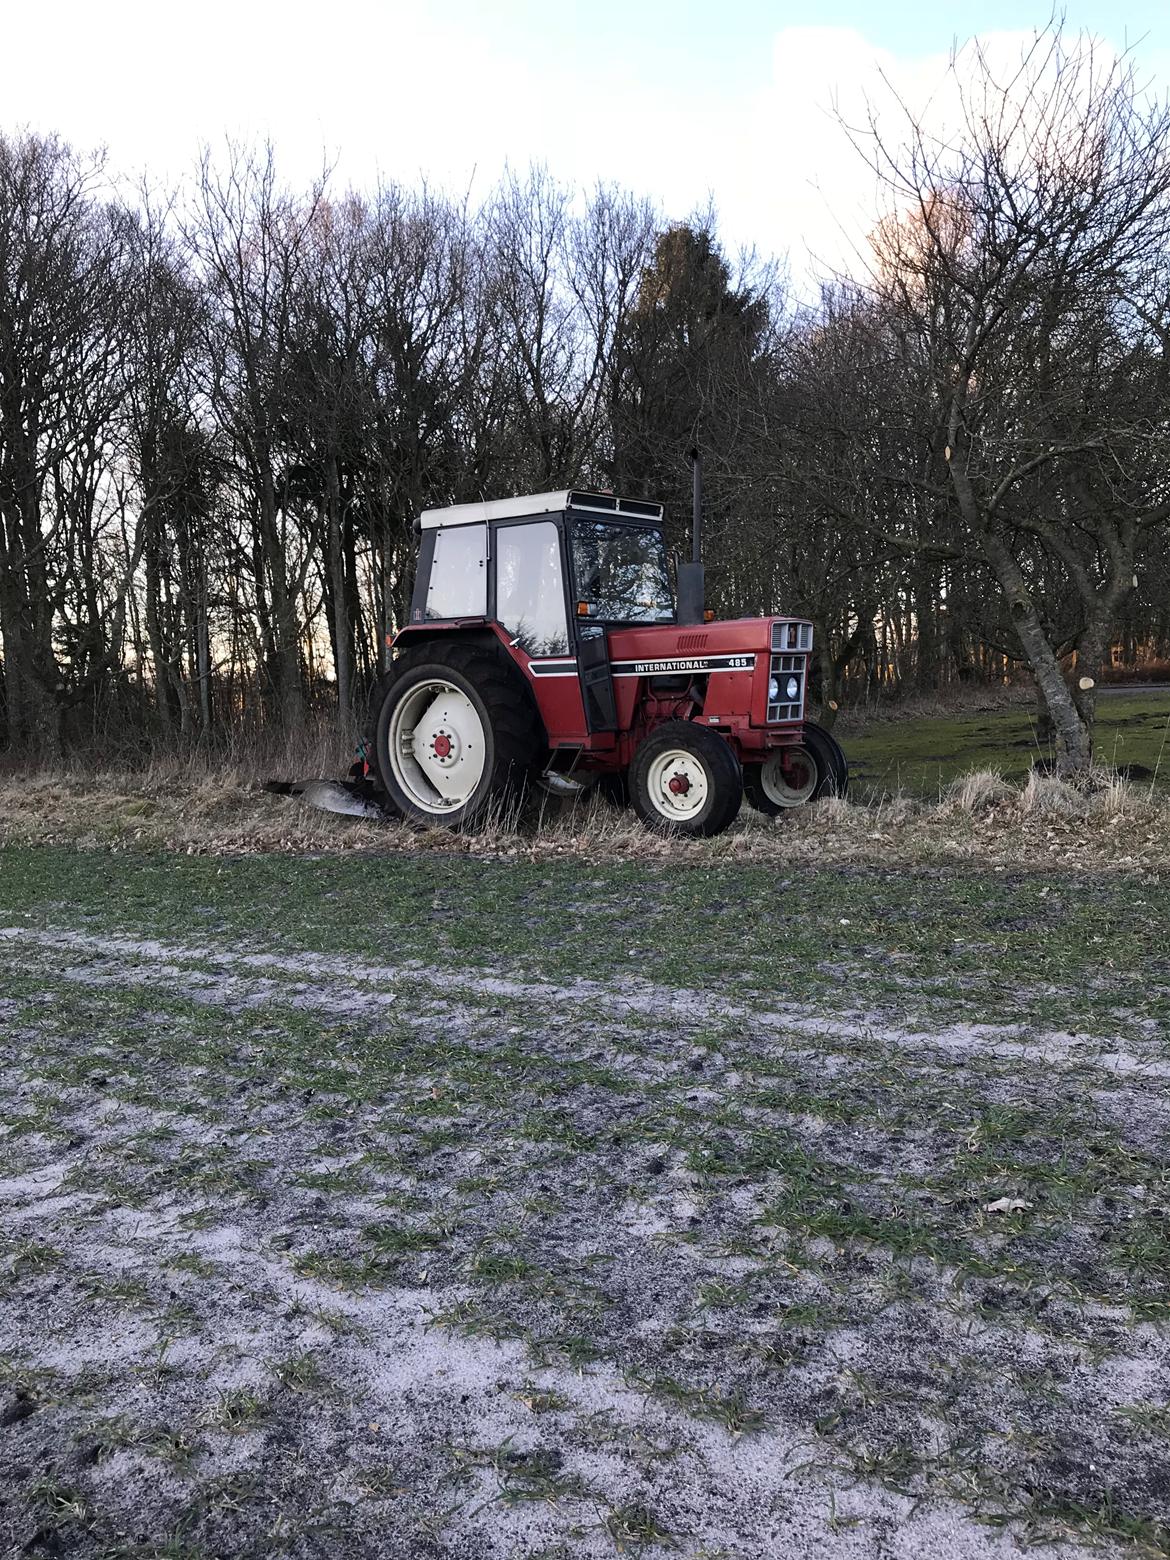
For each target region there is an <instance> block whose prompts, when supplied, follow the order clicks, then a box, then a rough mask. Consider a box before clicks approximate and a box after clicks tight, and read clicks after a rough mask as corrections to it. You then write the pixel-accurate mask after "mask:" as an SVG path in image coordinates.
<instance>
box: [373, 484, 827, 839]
mask: <svg viewBox="0 0 1170 1560" xmlns="http://www.w3.org/2000/svg"><path fill="white" fill-rule="evenodd" d="M662 515H663V511H662V506H661V505H660V504H655V503H647V502H644V501H642V500H637V499H625V498H618V497H616V496H614V495H612V494H602V493H586V492H579V491H575V490H565V491H561V492H555V493H539V494H532V495H528V496H525V497H518V498H506V499H496V500H490V501H487V502H484V503H477V504H456V505H452V506H450V507H449V508H445V509H431V510H427V511H425V512H424V513H423V514H422V515H421V516H420V518H419V522H418V531H419V537H420V547H419V559H418V570H417V574H416V580H415V587H414V593H413V598H412V602H411V610H410V621H409V623H408V624H407V625H406V626H405V627H404V628H403V629H402V631H401V632H400V633H399V634H398V635H397V637H396V638H395V640H394V641H393V648H394V661H393V664H392V666H391V669H390V672H389V674H388V676H387V678H386V679H384V682H383V687H382V690H381V700H380V703H381V710H380V714H379V718H378V725H377V729H376V732H375V733H374V747H375V751H376V754H377V762H378V772H379V774H380V777H381V780H382V785H383V788H384V790H385V792H386V794H387V796H388V798H389V800H390V802H391V803H392V804H393V805H394V806H395V807H397V808H398V809H399V810H400V811H403V812H405V813H407V814H408V815H410V816H413V817H415V818H419V819H430V820H433V821H442V822H445V823H450V824H454V823H459V822H462V821H463V820H464V819H468V818H470V817H472V816H474V815H475V814H477V813H479V812H480V811H481V810H482V808H483V807H484V806H485V805H486V802H487V801H488V800H489V799H490V798H491V797H493V796H496V797H498V796H500V795H503V794H506V793H509V792H514V791H515V790H516V789H517V787H518V786H520V788H523V785H524V784H526V783H527V780H528V779H529V778H532V777H534V776H535V777H537V778H543V780H544V781H545V783H546V784H553V785H554V786H555V787H556V788H558V789H563V788H566V787H567V788H568V789H573V790H576V789H580V788H584V787H587V786H588V785H589V784H591V783H592V782H594V781H596V780H598V779H600V778H603V777H609V779H610V780H611V781H612V782H613V784H612V785H611V786H610V790H611V791H612V790H613V789H615V787H616V788H617V789H619V790H621V789H625V788H627V787H628V791H629V794H630V797H631V799H632V800H633V802H634V805H635V807H636V808H637V810H638V811H639V813H640V814H641V816H642V817H643V818H644V820H645V821H646V822H647V823H649V824H651V825H652V826H654V827H665V828H670V829H673V830H675V831H676V832H682V833H700V834H710V833H716V832H718V831H719V830H720V829H722V828H725V827H726V826H727V824H728V823H730V821H731V820H732V819H733V818H734V816H735V814H736V813H737V812H738V810H739V806H740V803H741V801H742V798H743V795H744V793H745V791H746V794H747V795H748V796H749V798H750V799H751V800H752V801H753V802H754V803H755V805H757V806H758V807H760V808H761V809H762V810H763V811H765V812H770V813H777V812H779V811H781V810H782V809H783V808H785V807H788V806H794V805H798V804H799V803H800V802H803V801H807V800H809V799H811V798H812V797H813V796H814V795H819V794H824V792H825V791H826V790H829V789H833V790H837V791H839V790H841V789H842V788H843V786H844V783H845V775H846V768H845V761H844V756H843V755H842V754H841V753H840V749H839V748H838V747H837V745H836V743H835V742H834V741H833V740H832V738H830V737H829V736H828V733H826V732H821V731H820V728H818V727H814V726H812V725H811V723H810V722H808V721H806V720H805V718H804V706H805V697H806V692H807V684H808V668H809V662H810V659H811V652H812V625H811V624H810V623H808V622H806V621H803V620H801V619H793V618H783V617H780V618H777V617H771V618H765V617H760V618H741V619H736V620H733V621H730V622H706V621H699V622H695V621H690V622H680V621H679V614H678V612H677V610H676V605H675V599H674V593H673V591H672V589H671V582H670V575H669V571H668V566H667V551H666V544H665V539H664V536H663V530H662ZM690 615H691V614H690V613H688V616H690ZM698 615H699V616H700V618H701V617H702V614H701V613H699V614H698ZM708 616H709V615H708ZM659 750H661V751H659Z"/></svg>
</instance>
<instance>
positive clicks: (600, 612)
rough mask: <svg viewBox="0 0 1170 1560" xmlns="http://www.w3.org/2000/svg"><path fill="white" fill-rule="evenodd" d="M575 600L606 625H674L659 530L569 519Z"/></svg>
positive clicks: (600, 521)
mask: <svg viewBox="0 0 1170 1560" xmlns="http://www.w3.org/2000/svg"><path fill="white" fill-rule="evenodd" d="M569 534H570V537H571V547H572V552H573V576H574V579H575V580H576V582H577V600H578V601H584V602H587V603H588V604H589V616H590V617H593V618H601V619H602V620H603V621H606V622H610V623H673V622H674V599H673V597H672V596H671V592H670V576H669V575H668V574H667V572H666V545H665V543H664V542H663V540H662V532H661V531H657V530H653V529H651V528H650V527H649V526H632V525H615V524H614V523H613V522H612V521H609V520H583V519H580V518H574V520H573V522H572V525H571V526H570V528H569Z"/></svg>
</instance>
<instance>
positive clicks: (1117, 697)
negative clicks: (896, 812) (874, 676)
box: [840, 688, 1170, 797]
mask: <svg viewBox="0 0 1170 1560" xmlns="http://www.w3.org/2000/svg"><path fill="white" fill-rule="evenodd" d="M1097 710H1098V713H1097V729H1096V734H1095V746H1096V752H1097V756H1098V757H1099V758H1100V759H1101V760H1102V761H1103V762H1104V763H1106V764H1109V765H1112V766H1114V767H1121V766H1138V775H1139V777H1140V778H1141V779H1143V780H1150V779H1153V778H1154V777H1155V776H1156V781H1155V783H1156V784H1157V785H1158V786H1159V787H1161V788H1163V789H1165V788H1170V688H1158V689H1152V690H1148V691H1143V692H1140V693H1130V692H1128V691H1124V692H1123V691H1120V690H1118V691H1116V692H1114V691H1113V690H1108V691H1105V692H1103V693H1102V694H1101V695H1100V697H1099V699H1098V706H1097ZM856 725H857V718H855V719H854V721H853V722H849V721H847V722H846V723H845V727H844V729H843V730H842V731H841V733H840V736H841V741H842V743H843V744H844V746H845V749H846V751H847V752H848V754H849V761H850V765H851V767H852V771H853V775H854V778H855V781H856V783H857V784H858V786H859V788H860V790H861V791H862V792H863V793H864V792H867V791H874V792H877V793H879V794H881V793H886V792H899V791H901V792H906V793H908V794H910V795H912V796H921V797H937V796H939V795H940V794H941V792H942V791H944V790H945V789H946V787H947V786H948V785H949V784H950V782H951V781H952V780H954V779H955V778H956V777H957V776H958V775H961V774H964V773H966V772H967V771H968V770H971V769H982V768H990V769H996V770H998V771H999V772H1000V773H1001V774H1003V775H1004V777H1005V778H1006V779H1008V780H1015V781H1019V780H1022V779H1024V777H1025V776H1026V775H1027V773H1028V771H1029V770H1030V769H1031V768H1032V766H1033V764H1034V763H1035V762H1036V760H1037V759H1039V758H1043V757H1044V756H1045V753H1044V751H1043V750H1042V749H1041V747H1040V746H1039V744H1038V742H1037V737H1036V722H1035V710H1034V708H1033V707H1032V706H1031V705H1021V706H1017V707H1015V708H1010V707H1009V708H1002V709H995V708H989V709H987V710H982V711H980V710H975V711H970V712H965V713H961V714H947V715H941V716H920V717H918V718H914V719H886V720H874V721H869V722H868V723H865V724H863V725H861V729H859V730H858V729H853V728H854V727H855V726H856Z"/></svg>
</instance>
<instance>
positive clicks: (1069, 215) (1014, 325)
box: [869, 26, 1170, 771]
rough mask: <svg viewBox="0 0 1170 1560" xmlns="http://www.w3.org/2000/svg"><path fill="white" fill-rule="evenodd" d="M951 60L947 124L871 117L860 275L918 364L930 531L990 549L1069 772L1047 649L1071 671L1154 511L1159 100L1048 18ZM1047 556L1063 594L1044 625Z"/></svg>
mask: <svg viewBox="0 0 1170 1560" xmlns="http://www.w3.org/2000/svg"><path fill="white" fill-rule="evenodd" d="M956 70H957V71H958V72H959V75H958V85H959V95H960V99H961V103H962V122H961V125H960V127H959V130H958V132H957V134H955V135H953V136H950V137H949V138H947V139H945V140H943V139H937V138H933V137H932V136H930V135H929V134H928V133H927V131H926V130H925V128H924V127H923V126H922V125H921V124H920V123H918V122H916V121H915V120H914V119H913V117H910V119H909V122H908V126H907V131H908V134H907V144H906V145H905V146H904V147H899V146H895V145H893V144H891V143H890V142H889V141H887V140H885V139H883V137H882V136H881V135H880V134H879V133H878V131H877V129H876V126H873V127H871V130H872V134H871V138H870V143H869V144H870V154H871V156H872V159H873V162H874V166H875V167H876V168H877V169H878V170H879V172H880V173H881V174H882V175H883V177H884V178H885V180H886V183H887V187H888V188H889V190H890V192H891V195H892V197H893V199H894V202H895V204H896V207H897V211H896V214H895V215H894V216H892V217H891V219H890V220H888V221H886V222H885V223H884V224H883V225H882V226H881V228H880V229H879V231H878V233H877V236H876V243H875V247H876V255H877V260H878V270H877V272H876V274H875V277H874V280H873V286H872V293H873V296H874V297H875V298H876V299H877V300H878V301H879V302H880V304H881V307H882V312H883V315H884V329H885V331H886V333H887V339H888V342H889V350H890V351H891V353H892V354H893V355H894V357H895V358H896V359H897V360H898V361H902V362H905V363H908V364H910V365H911V370H912V372H911V379H912V381H915V382H920V383H923V385H924V394H922V395H921V396H920V397H919V399H918V401H917V403H916V405H915V407H914V417H915V420H916V421H917V423H918V425H919V426H920V427H921V428H922V429H923V430H929V437H930V440H931V444H932V450H933V454H934V457H935V458H934V460H933V462H932V464H931V467H930V469H929V471H928V472H927V473H926V474H925V475H924V476H923V477H922V479H921V481H920V483H919V485H920V487H921V489H922V491H924V492H925V493H927V494H930V495H934V496H936V497H944V496H945V497H946V498H947V499H948V501H949V502H950V504H953V512H952V513H951V514H950V515H949V516H948V517H947V518H944V519H942V520H941V527H942V530H943V535H942V536H941V537H936V538H931V543H934V544H937V543H939V542H941V543H942V544H944V545H945V547H946V548H947V549H948V550H950V551H953V552H954V553H955V554H956V555H962V556H963V557H964V558H965V559H966V560H967V561H968V563H969V564H970V565H971V566H974V567H979V566H985V567H986V568H987V569H988V570H989V572H990V574H991V576H992V577H993V578H994V580H995V581H996V583H997V585H998V587H999V589H1000V591H1002V593H1003V598H1004V601H1005V602H1006V606H1007V611H1008V613H1009V615H1010V619H1011V623H1012V627H1013V631H1014V633H1015V636H1016V638H1017V640H1018V642H1019V646H1020V649H1021V651H1022V654H1023V656H1024V658H1025V659H1026V661H1027V663H1028V665H1029V667H1030V669H1031V671H1032V673H1033V675H1034V677H1035V679H1036V682H1037V685H1038V687H1039V689H1040V692H1041V695H1042V698H1043V700H1044V703H1045V705H1046V707H1047V710H1048V712H1049V713H1050V716H1051V719H1052V723H1053V727H1054V730H1055V735H1056V741H1057V750H1058V763H1059V767H1060V768H1061V769H1063V770H1067V771H1077V770H1081V769H1083V768H1085V767H1086V766H1087V765H1088V763H1089V761H1090V756H1091V734H1092V714H1093V710H1092V701H1091V698H1089V697H1078V693H1079V692H1080V690H1074V689H1073V688H1071V687H1070V686H1069V684H1068V681H1067V679H1066V677H1065V675H1064V672H1063V670H1062V665H1061V654H1062V650H1064V649H1070V650H1072V651H1074V652H1076V655H1077V659H1078V662H1079V668H1078V669H1079V672H1080V675H1081V678H1082V679H1083V681H1084V682H1085V684H1086V685H1088V684H1090V680H1091V679H1093V678H1095V677H1096V674H1097V672H1098V669H1099V666H1100V662H1101V659H1102V657H1103V655H1104V653H1105V650H1106V647H1107V645H1108V643H1109V640H1110V638H1111V635H1112V633H1113V629H1114V626H1115V624H1116V621H1117V618H1118V613H1119V611H1120V608H1121V606H1122V604H1123V603H1124V601H1125V599H1126V597H1127V596H1128V594H1129V592H1130V590H1131V588H1132V581H1133V575H1134V563H1135V557H1136V553H1137V549H1138V547H1139V543H1140V538H1141V535H1142V533H1143V532H1145V531H1148V530H1149V529H1150V528H1152V527H1155V526H1162V525H1164V524H1165V521H1166V517H1167V514H1168V513H1170V511H1168V509H1167V503H1166V500H1167V489H1166V483H1165V480H1164V478H1163V476H1162V475H1161V473H1162V472H1163V471H1164V470H1165V466H1166V459H1165V457H1166V447H1165V440H1166V429H1167V421H1166V402H1165V397H1164V390H1163V386H1162V383H1161V377H1160V376H1161V361H1160V360H1159V361H1158V362H1157V363H1155V362H1154V361H1152V358H1151V352H1150V343H1149V339H1148V333H1146V332H1143V330H1142V328H1141V327H1142V324H1143V321H1144V318H1145V316H1144V315H1143V307H1142V299H1143V297H1145V298H1147V299H1148V275H1149V268H1150V265H1151V262H1153V263H1155V264H1156V265H1158V266H1160V267H1164V265H1165V258H1166V255H1167V236H1168V233H1170V112H1168V111H1167V108H1166V106H1165V105H1164V104H1162V103H1156V102H1149V101H1147V100H1146V99H1145V98H1144V97H1143V95H1142V93H1141V91H1140V89H1139V86H1138V84H1137V82H1136V80H1135V77H1134V74H1133V69H1132V66H1131V65H1130V64H1129V63H1128V62H1126V61H1120V62H1119V61H1114V60H1106V59H1102V58H1101V57H1100V56H1099V55H1098V54H1097V53H1096V52H1095V51H1094V49H1093V48H1092V46H1091V45H1090V44H1089V43H1087V42H1086V41H1085V40H1083V39H1082V40H1080V41H1078V42H1077V43H1075V44H1074V45H1073V46H1072V47H1071V48H1070V47H1068V46H1067V45H1066V41H1065V39H1064V37H1063V35H1062V32H1061V30H1060V28H1059V26H1054V27H1053V28H1051V29H1050V30H1049V31H1047V32H1045V33H1043V34H1041V35H1040V36H1038V37H1037V39H1036V41H1035V43H1034V45H1033V46H1032V48H1031V49H1030V51H1029V52H1028V53H1027V55H1026V57H1025V59H1024V60H1023V62H1022V64H1021V66H1020V69H1019V71H1018V72H1017V73H1016V74H1015V76H1014V77H1013V78H1012V79H1011V80H1010V81H1008V82H1006V83H1001V82H999V81H998V80H997V79H996V77H995V74H994V72H993V69H992V67H991V64H990V62H989V61H988V59H987V58H986V56H985V55H984V54H983V53H982V52H981V51H980V50H979V49H978V48H976V49H974V50H972V51H971V52H969V53H968V54H964V55H963V56H961V59H960V62H959V63H958V64H957V65H956ZM1155 257H1157V258H1156V259H1155ZM891 539H892V540H893V541H894V542H895V544H896V545H903V546H905V545H907V544H909V543H912V542H913V541H914V538H912V537H909V536H908V535H906V534H905V533H904V532H903V531H894V532H892V533H891ZM928 545H930V543H928ZM1053 575H1056V576H1059V577H1060V578H1062V580H1063V582H1064V584H1065V585H1066V586H1067V590H1068V594H1069V596H1070V597H1071V598H1072V599H1074V600H1075V602H1076V605H1077V616H1076V621H1075V623H1073V624H1071V625H1070V626H1069V628H1068V629H1067V631H1066V632H1064V633H1062V631H1061V625H1060V623H1059V621H1058V619H1057V616H1056V614H1054V612H1053V611H1052V608H1053V605H1054V600H1055V599H1056V595H1057V594H1058V593H1054V592H1053V591H1052V589H1051V584H1050V580H1051V577H1052V576H1053ZM1046 585H1047V587H1048V588H1047V589H1046ZM1089 692H1090V687H1089V686H1086V687H1085V689H1084V693H1085V694H1088V693H1089Z"/></svg>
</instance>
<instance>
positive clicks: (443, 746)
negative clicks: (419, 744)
mask: <svg viewBox="0 0 1170 1560" xmlns="http://www.w3.org/2000/svg"><path fill="white" fill-rule="evenodd" d="M455 744H456V739H455V738H454V737H453V736H452V735H451V733H450V732H448V731H436V733H435V735H434V736H433V737H432V738H431V751H432V752H433V753H434V755H435V757H436V758H437V759H438V760H439V761H440V762H441V763H442V762H446V763H454V762H455V759H456V757H457V755H456V752H455Z"/></svg>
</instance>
